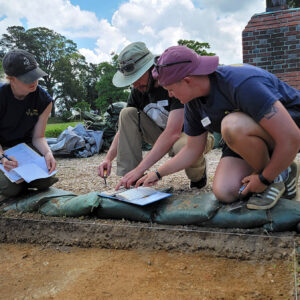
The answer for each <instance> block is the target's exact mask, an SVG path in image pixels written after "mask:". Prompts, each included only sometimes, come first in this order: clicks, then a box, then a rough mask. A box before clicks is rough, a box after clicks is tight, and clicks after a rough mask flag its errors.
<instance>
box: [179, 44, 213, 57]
mask: <svg viewBox="0 0 300 300" xmlns="http://www.w3.org/2000/svg"><path fill="white" fill-rule="evenodd" d="M177 43H178V45H182V46H187V47H188V48H190V49H193V50H194V51H195V52H196V53H198V54H199V55H205V56H213V55H216V54H215V53H212V52H207V51H206V49H210V45H209V43H200V42H197V41H193V40H179V41H178V42H177Z"/></svg>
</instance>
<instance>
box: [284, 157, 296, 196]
mask: <svg viewBox="0 0 300 300" xmlns="http://www.w3.org/2000/svg"><path fill="white" fill-rule="evenodd" d="M295 164H296V165H297V173H296V177H295V189H296V194H295V196H293V197H290V196H289V195H285V194H286V193H287V189H286V188H285V189H286V191H285V192H284V194H283V198H285V199H288V200H295V199H297V196H298V179H299V175H300V165H299V164H298V163H297V162H295ZM293 182H294V181H292V182H290V184H293Z"/></svg>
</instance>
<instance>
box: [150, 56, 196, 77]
mask: <svg viewBox="0 0 300 300" xmlns="http://www.w3.org/2000/svg"><path fill="white" fill-rule="evenodd" d="M158 59H159V56H156V57H155V58H154V68H155V71H156V72H157V74H159V68H164V67H170V66H174V65H179V64H186V63H191V62H192V61H191V60H182V61H177V62H173V63H169V64H162V65H160V64H158V63H157V62H158Z"/></svg>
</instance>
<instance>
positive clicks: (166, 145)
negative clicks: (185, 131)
mask: <svg viewBox="0 0 300 300" xmlns="http://www.w3.org/2000/svg"><path fill="white" fill-rule="evenodd" d="M179 136H180V135H178V134H173V135H171V136H170V135H168V134H165V133H164V132H163V133H162V134H161V135H160V136H159V138H158V139H157V141H156V142H155V144H154V146H153V148H152V149H151V151H150V152H149V153H148V154H147V155H146V156H145V158H144V159H143V160H142V161H141V162H140V164H139V165H138V166H137V169H138V170H140V171H141V172H142V173H143V172H145V171H146V170H148V169H149V168H150V167H152V166H153V165H154V164H155V163H156V162H157V161H159V160H160V159H161V158H162V157H163V156H164V155H165V154H166V153H168V151H169V150H170V148H171V147H172V146H173V144H174V143H175V142H176V141H177V139H178V138H179Z"/></svg>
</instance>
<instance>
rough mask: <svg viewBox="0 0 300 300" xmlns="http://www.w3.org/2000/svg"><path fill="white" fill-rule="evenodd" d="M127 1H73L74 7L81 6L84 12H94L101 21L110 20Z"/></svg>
mask: <svg viewBox="0 0 300 300" xmlns="http://www.w3.org/2000/svg"><path fill="white" fill-rule="evenodd" d="M123 2H125V1H120V0H106V1H105V0H71V3H72V4H73V5H79V6H80V8H81V9H82V10H91V11H94V12H95V14H96V16H97V17H98V18H99V19H103V18H104V19H108V20H110V19H111V17H112V15H113V13H114V12H115V11H116V10H117V9H118V7H119V5H120V4H121V3H123Z"/></svg>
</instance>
